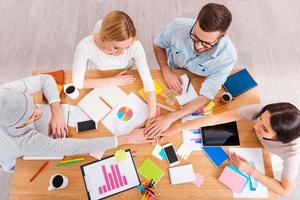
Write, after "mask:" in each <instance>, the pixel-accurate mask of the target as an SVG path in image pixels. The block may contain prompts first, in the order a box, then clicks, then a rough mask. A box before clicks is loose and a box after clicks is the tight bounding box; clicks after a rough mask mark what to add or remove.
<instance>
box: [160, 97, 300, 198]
mask: <svg viewBox="0 0 300 200" xmlns="http://www.w3.org/2000/svg"><path fill="white" fill-rule="evenodd" d="M240 119H246V120H253V121H254V132H255V133H256V135H257V137H258V139H259V140H260V142H261V143H262V145H263V146H264V147H265V148H266V149H267V150H268V151H269V152H271V153H273V154H275V155H277V156H279V157H280V158H281V159H282V160H283V170H282V175H281V181H277V180H275V179H273V178H270V177H268V176H265V175H264V174H261V173H260V172H259V171H257V170H256V169H255V168H253V167H252V166H251V165H250V164H249V163H248V162H247V160H246V159H247V158H242V157H240V156H238V155H236V154H234V153H233V154H230V155H229V161H230V163H231V164H233V165H235V166H236V167H237V168H239V169H240V170H242V171H243V172H245V173H247V174H248V175H250V176H252V177H253V178H254V179H256V180H258V181H259V182H261V183H262V184H264V185H265V186H266V187H268V188H269V189H271V190H273V191H274V192H276V193H278V194H280V195H284V196H287V195H289V194H290V193H291V192H292V190H293V187H294V185H295V180H296V177H297V174H298V172H299V168H300V137H299V136H300V111H299V110H298V108H297V107H295V106H294V105H292V104H290V103H285V102H283V103H274V104H269V105H266V106H263V105H257V104H254V105H248V106H244V107H241V108H239V109H236V110H232V111H228V112H224V113H221V114H218V115H215V116H211V117H203V118H200V119H197V123H193V124H192V126H195V127H196V126H197V127H199V126H200V127H205V126H211V125H216V124H222V123H227V122H232V121H236V120H240ZM189 123H190V122H189ZM191 128H193V127H191ZM180 130H181V129H180V128H178V127H173V128H170V129H169V130H167V131H166V132H164V133H162V134H160V136H170V135H173V134H175V133H177V132H179V131H180Z"/></svg>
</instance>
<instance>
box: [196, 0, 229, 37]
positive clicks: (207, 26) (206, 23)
mask: <svg viewBox="0 0 300 200" xmlns="http://www.w3.org/2000/svg"><path fill="white" fill-rule="evenodd" d="M231 20H232V18H231V13H230V11H229V10H228V8H226V7H225V6H224V5H221V4H216V3H209V4H206V5H205V6H203V8H202V9H201V10H200V12H199V14H198V17H197V21H198V23H199V26H200V28H201V29H202V30H203V31H205V32H214V31H220V32H223V33H224V32H226V31H227V29H228V28H229V26H230V23H231Z"/></svg>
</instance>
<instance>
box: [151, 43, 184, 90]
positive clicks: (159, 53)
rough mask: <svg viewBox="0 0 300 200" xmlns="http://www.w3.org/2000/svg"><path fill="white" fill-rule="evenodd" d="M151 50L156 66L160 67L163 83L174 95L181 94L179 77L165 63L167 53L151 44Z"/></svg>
mask: <svg viewBox="0 0 300 200" xmlns="http://www.w3.org/2000/svg"><path fill="white" fill-rule="evenodd" d="M153 50H154V54H155V58H156V60H157V63H158V65H159V66H160V69H161V72H162V75H163V77H164V81H165V83H166V84H167V86H168V87H169V88H170V89H173V90H174V91H175V93H176V94H177V95H178V94H181V92H182V85H181V84H182V80H181V79H180V76H179V75H177V74H175V73H173V72H172V71H171V70H170V68H169V66H168V63H167V53H166V50H165V49H164V48H161V47H159V46H157V45H155V44H153Z"/></svg>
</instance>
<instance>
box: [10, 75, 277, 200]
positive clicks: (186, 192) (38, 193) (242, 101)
mask: <svg viewBox="0 0 300 200" xmlns="http://www.w3.org/2000/svg"><path fill="white" fill-rule="evenodd" d="M235 70H236V69H235ZM42 72H43V71H34V72H33V74H38V73H42ZM118 72H119V71H106V72H99V71H93V70H92V71H88V72H87V74H86V77H94V78H102V77H107V76H112V75H114V74H116V73H118ZM127 73H128V74H138V72H137V71H136V70H130V71H128V72H127ZM151 73H152V76H153V79H155V80H157V81H158V83H159V84H160V85H161V86H163V87H164V88H167V87H166V85H165V84H164V81H163V78H162V75H161V73H160V70H151ZM176 73H178V74H184V73H186V74H188V76H189V77H191V78H192V84H193V86H194V87H195V90H196V91H199V89H200V86H201V83H202V82H203V80H204V78H203V77H199V76H196V75H194V74H191V73H189V72H187V71H184V70H176ZM250 73H251V74H252V75H255V74H254V72H253V71H250ZM65 82H66V83H67V82H71V71H70V70H66V71H65ZM141 87H142V82H141V80H140V79H138V80H137V82H136V83H135V84H132V85H130V86H125V87H121V88H122V89H123V90H124V91H125V92H127V93H129V92H131V91H133V92H135V93H136V94H137V91H138V90H139V89H140V88H141ZM89 91H90V90H87V89H83V90H81V91H80V98H78V99H77V100H75V101H74V100H70V99H68V98H67V97H65V98H64V99H62V102H63V103H69V104H76V103H77V102H78V101H79V100H80V99H81V98H82V97H83V96H84V95H86V94H87V93H88V92H89ZM222 92H224V89H223V88H222V89H221V90H220V91H219V92H218V95H217V97H216V98H215V100H214V102H215V103H216V106H218V104H219V102H218V101H219V99H220V94H221V93H222ZM34 98H35V99H36V100H37V101H41V94H40V93H37V94H35V95H34ZM158 102H160V103H164V104H166V103H165V102H164V98H163V97H161V96H158ZM259 102H260V99H259V92H258V88H257V87H256V88H253V89H251V90H250V91H247V92H246V93H244V94H242V95H240V96H238V97H236V98H235V99H234V100H233V101H232V102H231V103H229V104H227V105H226V109H227V110H231V109H235V108H238V107H241V106H243V105H247V104H253V103H259ZM178 107H179V106H178V105H175V106H174V108H176V109H178ZM161 113H162V114H165V113H167V111H165V110H163V109H161ZM180 123H181V121H180V120H178V121H177V122H175V123H174V125H176V124H180ZM237 124H238V130H239V136H240V142H241V145H240V147H262V146H261V144H260V142H259V140H258V139H257V137H256V135H255V133H254V130H253V126H252V122H250V121H246V120H240V121H238V122H237ZM69 132H70V134H69V137H76V138H92V137H98V136H109V135H111V133H110V132H109V131H108V130H107V129H106V128H105V127H104V126H103V125H102V124H101V123H99V125H98V131H90V132H86V133H81V134H78V133H76V131H75V129H73V128H70V131H69ZM169 142H171V143H173V145H174V148H175V149H178V147H179V146H180V144H181V143H182V134H177V135H175V136H172V137H168V138H165V139H164V140H163V141H162V142H160V144H161V145H162V144H166V143H169ZM120 148H122V149H128V148H130V149H131V150H135V151H137V155H136V157H134V161H135V164H136V166H137V167H138V166H139V165H140V164H141V163H142V162H143V161H144V160H145V159H146V158H151V159H152V160H153V161H154V162H155V163H156V164H157V165H158V166H160V167H161V168H162V169H163V170H164V172H165V176H164V177H163V178H162V179H161V180H160V182H159V183H158V184H157V187H156V188H157V191H158V192H160V199H189V200H192V199H232V198H233V196H232V192H231V191H230V190H229V189H228V188H226V187H225V186H224V185H223V184H221V183H220V182H218V180H217V179H218V177H219V176H220V174H221V172H222V170H223V166H221V167H218V168H217V167H215V166H214V165H213V164H212V163H211V162H210V161H209V159H208V158H207V157H206V156H205V155H204V154H203V153H202V152H201V151H197V152H195V151H194V152H192V154H191V155H190V156H189V158H188V159H187V160H186V161H185V160H182V159H180V165H182V164H188V163H192V164H193V168H194V171H195V172H197V173H201V174H202V175H203V176H204V183H203V185H202V186H201V187H200V188H198V187H196V186H195V185H194V184H193V183H186V184H181V185H171V184H170V181H169V175H168V167H169V165H168V163H167V162H166V161H160V160H158V159H156V158H155V157H153V156H152V155H151V151H152V149H153V146H152V145H151V144H142V145H122V146H119V147H117V148H115V149H111V150H107V151H106V152H105V154H104V157H105V156H108V155H111V154H113V153H114V152H115V151H116V150H117V149H120ZM224 149H225V151H227V152H228V147H224ZM263 156H264V166H265V171H266V175H268V176H271V177H273V171H272V166H271V160H270V156H269V153H268V152H267V151H266V150H265V149H263ZM76 157H78V156H71V157H65V159H72V158H76ZM84 157H85V160H84V161H83V162H81V163H80V164H75V165H70V166H66V167H60V168H58V167H56V166H55V165H56V164H57V163H58V161H49V164H48V166H47V167H46V168H45V169H44V170H43V171H42V172H41V173H40V174H39V175H38V176H37V177H36V179H35V180H34V181H33V182H29V179H30V178H31V177H32V176H33V175H34V174H35V172H36V171H37V170H38V169H39V167H40V166H41V165H42V164H43V163H44V161H24V160H23V159H22V158H18V159H17V164H16V169H15V172H14V175H13V182H12V190H11V193H10V199H11V200H22V199H24V200H25V199H26V200H29V199H38V200H41V199H43V200H47V199H57V200H58V199H63V200H66V199H81V200H82V199H87V193H86V190H85V187H84V182H83V179H82V175H81V170H80V165H82V164H86V163H89V162H91V161H94V160H95V159H94V158H92V157H90V156H88V155H85V156H84ZM223 165H224V164H223ZM54 173H62V174H63V175H65V176H67V177H68V178H69V185H68V187H67V188H65V189H63V190H55V191H51V192H49V191H48V190H47V188H48V183H49V179H50V177H51V175H53V174H54ZM140 178H141V180H143V177H142V176H140ZM276 197H277V195H276V194H274V193H273V192H271V191H270V190H269V199H276ZM109 199H124V200H125V199H126V200H128V199H130V200H131V199H141V195H140V194H139V192H138V191H137V189H131V190H128V191H126V192H123V193H120V194H117V195H115V196H112V197H110V198H109Z"/></svg>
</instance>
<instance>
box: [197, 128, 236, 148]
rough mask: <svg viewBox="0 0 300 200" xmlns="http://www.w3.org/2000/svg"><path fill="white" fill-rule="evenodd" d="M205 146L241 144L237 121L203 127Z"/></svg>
mask: <svg viewBox="0 0 300 200" xmlns="http://www.w3.org/2000/svg"><path fill="white" fill-rule="evenodd" d="M201 129H202V141H203V146H237V145H240V139H239V133H238V129H237V125H236V122H229V123H225V124H218V125H214V126H207V127H202V128H201Z"/></svg>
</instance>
